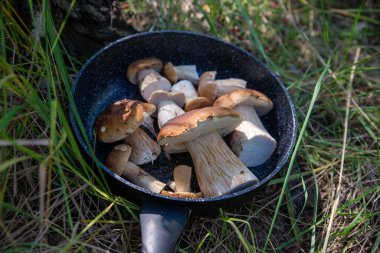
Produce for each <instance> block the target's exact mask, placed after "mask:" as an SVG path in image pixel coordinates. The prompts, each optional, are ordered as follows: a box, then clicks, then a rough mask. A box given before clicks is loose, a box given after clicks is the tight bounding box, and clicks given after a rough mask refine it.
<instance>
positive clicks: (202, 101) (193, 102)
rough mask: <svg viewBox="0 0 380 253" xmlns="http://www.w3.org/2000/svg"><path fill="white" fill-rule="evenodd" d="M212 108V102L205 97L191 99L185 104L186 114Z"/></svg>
mask: <svg viewBox="0 0 380 253" xmlns="http://www.w3.org/2000/svg"><path fill="white" fill-rule="evenodd" d="M208 106H211V102H210V100H208V99H207V98H205V97H196V98H189V99H187V101H186V104H185V112H188V111H192V110H195V109H200V108H204V107H208Z"/></svg>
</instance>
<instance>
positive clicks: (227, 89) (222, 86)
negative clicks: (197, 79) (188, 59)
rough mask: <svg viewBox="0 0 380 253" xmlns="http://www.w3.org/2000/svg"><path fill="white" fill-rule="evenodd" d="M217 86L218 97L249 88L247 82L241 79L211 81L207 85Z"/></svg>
mask: <svg viewBox="0 0 380 253" xmlns="http://www.w3.org/2000/svg"><path fill="white" fill-rule="evenodd" d="M211 84H215V85H216V87H217V88H216V95H217V96H218V97H219V96H222V95H224V94H227V93H231V92H233V91H235V90H239V89H245V88H246V87H247V81H244V80H243V79H239V78H228V79H219V80H215V81H209V82H208V83H207V85H211Z"/></svg>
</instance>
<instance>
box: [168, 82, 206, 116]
mask: <svg viewBox="0 0 380 253" xmlns="http://www.w3.org/2000/svg"><path fill="white" fill-rule="evenodd" d="M171 91H177V92H182V93H183V94H185V112H188V111H191V110H195V109H200V108H203V107H208V106H211V102H210V101H209V100H208V99H207V98H205V97H198V93H197V91H196V90H195V88H194V86H193V84H192V83H191V82H190V81H187V80H182V81H179V82H178V83H176V84H174V85H173V86H172V88H171Z"/></svg>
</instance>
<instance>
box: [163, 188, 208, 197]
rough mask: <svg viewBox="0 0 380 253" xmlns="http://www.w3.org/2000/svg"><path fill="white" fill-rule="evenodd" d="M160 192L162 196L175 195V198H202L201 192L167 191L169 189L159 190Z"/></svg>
mask: <svg viewBox="0 0 380 253" xmlns="http://www.w3.org/2000/svg"><path fill="white" fill-rule="evenodd" d="M161 194H162V195H164V196H169V197H176V198H190V199H196V198H203V194H202V193H201V192H169V191H165V190H163V191H161Z"/></svg>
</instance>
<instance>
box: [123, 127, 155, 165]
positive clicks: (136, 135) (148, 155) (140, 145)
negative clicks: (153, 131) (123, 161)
mask: <svg viewBox="0 0 380 253" xmlns="http://www.w3.org/2000/svg"><path fill="white" fill-rule="evenodd" d="M123 142H124V143H125V144H128V145H130V146H131V147H132V153H131V156H130V157H129V161H130V162H132V163H134V164H136V165H141V164H145V163H149V162H153V161H154V160H156V159H157V157H158V156H159V155H160V153H161V146H160V145H158V144H157V142H155V141H154V140H152V138H150V136H149V135H148V134H146V133H145V132H144V130H142V129H141V128H137V129H136V130H135V131H134V132H133V133H131V134H129V135H128V136H127V137H125V138H124V139H123Z"/></svg>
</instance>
